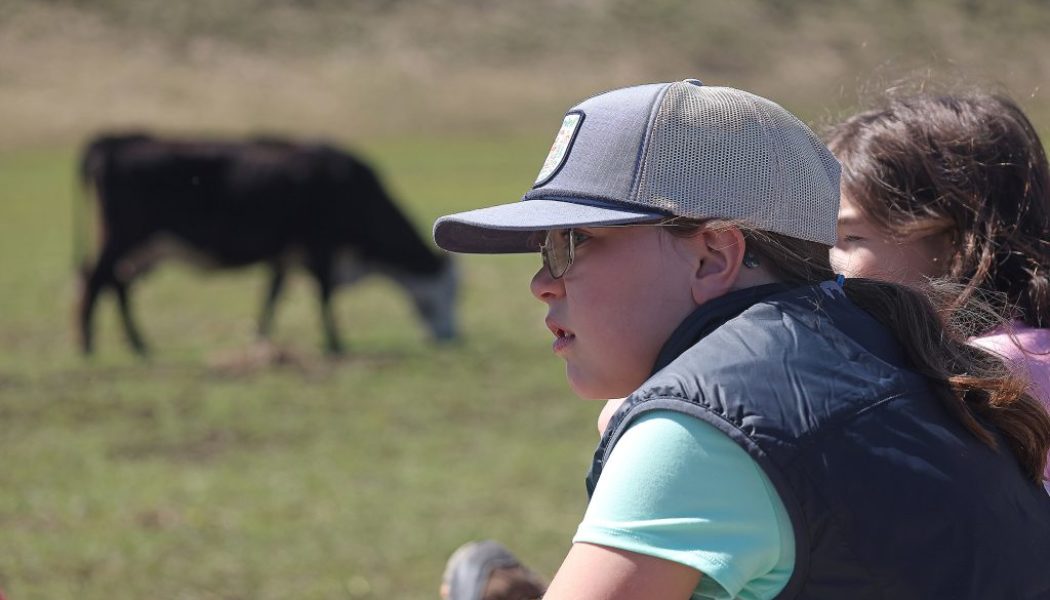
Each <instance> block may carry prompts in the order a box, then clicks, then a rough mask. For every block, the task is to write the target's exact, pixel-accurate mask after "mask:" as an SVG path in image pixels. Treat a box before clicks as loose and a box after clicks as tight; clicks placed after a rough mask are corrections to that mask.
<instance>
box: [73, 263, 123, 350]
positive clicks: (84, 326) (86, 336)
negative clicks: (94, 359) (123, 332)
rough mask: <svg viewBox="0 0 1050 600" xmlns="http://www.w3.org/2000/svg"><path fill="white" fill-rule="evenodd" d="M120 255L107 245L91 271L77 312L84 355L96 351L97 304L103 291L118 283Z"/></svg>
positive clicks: (81, 347)
mask: <svg viewBox="0 0 1050 600" xmlns="http://www.w3.org/2000/svg"><path fill="white" fill-rule="evenodd" d="M119 255H120V252H119V250H118V249H117V247H116V246H114V245H113V244H109V243H107V244H106V245H105V246H103V248H102V251H101V252H100V253H99V256H98V262H96V263H95V266H94V268H92V269H89V272H88V277H87V281H86V284H85V285H84V287H83V291H82V293H81V296H80V306H79V309H78V311H77V326H78V329H79V331H80V349H81V351H82V352H83V353H84V354H91V353H92V352H94V350H95V339H94V333H95V328H94V321H95V304H96V303H97V302H98V296H99V294H100V293H101V292H102V290H103V289H105V287H106V286H109V285H113V284H114V283H115V282H116V275H115V271H114V269H115V267H116V264H117V258H118V256H119Z"/></svg>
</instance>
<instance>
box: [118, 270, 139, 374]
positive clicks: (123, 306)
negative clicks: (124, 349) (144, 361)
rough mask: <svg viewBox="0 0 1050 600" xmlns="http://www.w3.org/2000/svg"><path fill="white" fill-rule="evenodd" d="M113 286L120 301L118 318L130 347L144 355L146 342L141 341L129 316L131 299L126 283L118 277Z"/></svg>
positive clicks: (136, 328) (137, 330)
mask: <svg viewBox="0 0 1050 600" xmlns="http://www.w3.org/2000/svg"><path fill="white" fill-rule="evenodd" d="M113 288H114V289H116V290H117V300H118V301H119V302H120V318H121V320H122V321H123V323H124V333H125V335H127V338H128V343H129V344H131V348H132V349H133V350H134V351H135V353H136V354H139V355H140V356H145V355H146V352H147V349H146V344H145V343H144V342H143V341H142V336H141V335H140V334H139V329H138V327H136V326H135V321H134V319H132V318H131V300H130V299H129V297H128V284H127V283H125V282H123V281H121V280H119V279H114V281H113Z"/></svg>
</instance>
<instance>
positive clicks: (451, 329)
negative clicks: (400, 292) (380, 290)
mask: <svg viewBox="0 0 1050 600" xmlns="http://www.w3.org/2000/svg"><path fill="white" fill-rule="evenodd" d="M437 259H438V261H437V263H438V269H437V270H436V271H435V272H433V273H412V272H409V271H407V270H405V269H400V268H397V267H394V266H392V265H389V264H382V265H381V264H379V263H375V262H369V261H366V260H362V259H360V258H358V257H356V256H355V255H354V254H353V253H351V252H349V251H348V252H341V253H339V254H337V255H336V260H335V261H334V263H333V269H332V278H333V281H334V282H335V283H336V284H337V285H341V286H345V285H353V284H354V283H357V282H358V281H360V280H361V279H362V278H364V277H366V276H368V275H370V274H372V273H378V274H382V275H386V276H388V277H390V278H391V279H393V280H394V281H396V282H397V283H398V284H399V285H400V286H401V287H402V288H403V289H404V290H405V292H407V293H408V295H409V297H410V298H412V304H413V305H414V306H415V307H416V311H418V312H419V316H420V318H422V319H423V322H424V323H426V325H427V328H428V329H429V330H430V334H431V336H433V337H434V339H436V340H438V341H448V340H454V339H456V338H458V337H459V327H458V324H457V322H456V300H457V296H458V292H459V269H458V268H457V267H456V264H455V261H454V260H453V259H452V257H451V256H449V255H447V254H442V255H439V256H437Z"/></svg>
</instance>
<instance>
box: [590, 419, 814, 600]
mask: <svg viewBox="0 0 1050 600" xmlns="http://www.w3.org/2000/svg"><path fill="white" fill-rule="evenodd" d="M573 542H574V543H575V542H586V543H590V544H598V545H602V546H608V547H612V548H618V549H621V550H627V551H631V552H637V553H640V554H645V555H649V556H655V557H658V558H663V559H665V560H669V561H673V562H676V563H680V564H683V565H686V566H689V567H692V568H694V569H697V570H698V571H700V572H701V573H703V575H704V577H702V578H701V583H700V587H699V588H698V589H697V593H696V594H695V595H694V598H736V597H738V596H740V597H750V598H763V597H770V598H771V597H773V596H775V595H776V593H777V592H779V591H780V589H782V588H783V586H784V585H785V584H786V583H787V580H788V579H789V578H790V575H791V571H792V569H793V568H794V537H793V532H792V529H791V523H790V520H789V518H788V516H787V511H786V510H785V508H784V506H783V503H782V502H781V501H780V498H779V496H778V495H777V493H776V491H775V489H774V488H773V486H772V484H771V482H770V481H769V479H768V478H767V477H766V475H765V473H763V472H762V470H761V467H759V466H758V464H757V463H756V462H755V461H754V460H753V459H752V458H751V457H750V456H749V455H748V454H747V452H745V451H744V449H743V448H741V447H740V446H739V445H737V444H736V442H734V441H733V440H732V439H730V438H729V436H727V435H726V434H724V433H722V432H721V431H719V430H718V429H716V428H715V427H713V426H712V425H710V424H708V423H705V422H703V421H700V420H699V419H696V418H693V417H690V416H688V415H684V414H680V413H676V412H673V411H654V412H652V413H649V414H646V415H643V416H642V417H640V418H639V419H638V420H637V421H636V422H635V423H633V424H632V425H631V426H630V427H629V428H628V429H627V431H626V432H624V434H623V435H622V437H621V438H620V440H619V441H618V442H617V444H616V446H615V447H614V448H613V451H612V453H611V454H610V456H609V459H608V461H607V462H606V464H605V466H604V468H603V469H602V476H601V478H600V479H599V480H598V485H597V487H596V488H595V490H594V494H593V496H592V497H591V501H590V504H589V505H588V507H587V513H586V514H585V515H584V518H583V522H582V523H581V524H580V526H579V529H578V530H577V532H576V536H575V537H574V538H573ZM742 591H744V592H746V593H744V594H743V595H741V592H742Z"/></svg>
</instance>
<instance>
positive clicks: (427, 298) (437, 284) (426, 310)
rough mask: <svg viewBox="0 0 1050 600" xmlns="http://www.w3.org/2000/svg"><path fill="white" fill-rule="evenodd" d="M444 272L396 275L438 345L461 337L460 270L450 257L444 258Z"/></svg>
mask: <svg viewBox="0 0 1050 600" xmlns="http://www.w3.org/2000/svg"><path fill="white" fill-rule="evenodd" d="M442 259H443V260H442V265H441V269H440V270H439V271H437V272H436V273H434V274H431V275H414V274H408V273H400V272H399V273H393V277H394V279H395V280H396V281H397V282H398V283H400V284H401V285H402V287H404V288H405V290H406V291H407V292H408V294H409V296H411V297H412V302H413V304H415V307H416V310H417V311H418V312H419V316H420V317H421V318H422V319H423V322H425V323H426V324H427V327H428V328H429V329H430V334H431V335H432V336H433V337H434V339H436V340H438V341H449V340H454V339H456V338H458V337H459V326H458V324H457V323H456V300H457V297H458V295H459V269H458V268H457V267H456V263H455V261H454V260H453V259H452V257H451V256H448V255H445V256H443V257H442Z"/></svg>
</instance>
